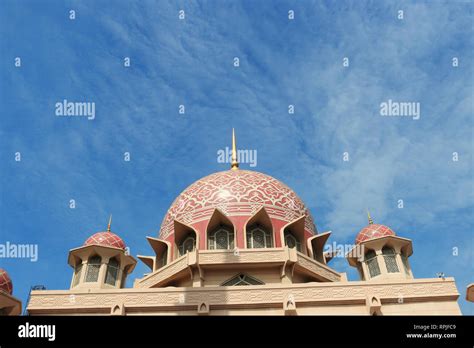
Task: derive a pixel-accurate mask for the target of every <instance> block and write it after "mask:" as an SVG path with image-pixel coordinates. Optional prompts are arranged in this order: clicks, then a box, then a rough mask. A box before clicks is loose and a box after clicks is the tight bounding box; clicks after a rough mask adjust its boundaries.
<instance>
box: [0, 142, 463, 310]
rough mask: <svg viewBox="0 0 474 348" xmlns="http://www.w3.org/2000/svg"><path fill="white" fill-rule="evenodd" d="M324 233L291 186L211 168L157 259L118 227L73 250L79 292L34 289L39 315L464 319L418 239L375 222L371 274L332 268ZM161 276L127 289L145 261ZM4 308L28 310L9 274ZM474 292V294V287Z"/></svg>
mask: <svg viewBox="0 0 474 348" xmlns="http://www.w3.org/2000/svg"><path fill="white" fill-rule="evenodd" d="M330 234H331V232H319V231H318V230H317V228H316V226H315V223H314V220H313V217H312V216H311V213H310V212H309V210H308V209H307V207H306V206H305V204H304V203H303V202H302V201H301V199H300V198H299V197H298V196H297V194H296V193H295V192H294V191H293V190H292V189H291V188H289V187H288V186H286V185H285V184H283V183H282V182H280V181H278V180H276V179H275V178H273V177H271V176H269V175H266V174H263V173H259V172H256V171H249V170H242V169H239V163H238V161H237V149H236V141H235V134H234V133H233V134H232V163H231V168H230V170H226V171H222V172H217V173H214V174H210V175H209V176H206V177H204V178H202V179H199V180H198V181H196V182H195V183H193V184H191V185H190V186H189V187H188V188H186V189H185V190H184V191H183V192H182V193H181V194H180V195H179V196H178V197H177V198H176V199H175V201H174V202H173V203H172V204H171V207H170V208H169V210H168V212H167V214H166V215H165V217H164V218H163V222H162V224H161V228H160V231H159V233H158V235H157V236H149V237H146V239H147V240H148V242H149V244H150V252H149V255H147V256H145V255H137V256H136V258H135V257H133V256H131V255H129V254H128V252H127V248H126V244H125V242H124V241H123V240H122V239H121V238H120V237H119V235H118V234H117V233H115V232H114V231H112V229H111V220H109V224H108V227H107V230H106V231H103V232H97V233H95V234H93V235H91V236H90V237H88V238H84V239H85V242H84V244H83V245H82V246H79V247H77V248H73V249H71V250H70V251H69V255H68V258H67V262H68V264H69V265H70V266H71V269H72V279H71V284H70V288H69V290H35V291H32V292H31V295H30V299H29V302H28V303H27V311H28V314H29V315H460V314H461V311H460V308H459V305H458V303H457V300H458V298H459V292H458V290H457V288H456V285H455V281H454V279H453V278H447V277H446V278H425V279H419V278H415V276H414V273H413V270H412V268H411V266H410V260H409V259H410V257H411V256H412V254H413V247H412V241H411V240H410V239H408V238H405V236H403V234H402V235H398V234H396V233H395V232H394V231H393V230H392V229H391V228H390V227H388V226H385V225H382V224H378V223H374V221H373V220H372V219H371V217H370V215H369V216H368V224H367V226H365V227H363V228H362V229H361V230H360V232H359V233H356V231H355V233H354V237H355V243H354V249H353V251H354V252H349V253H347V254H346V255H345V257H346V259H347V261H348V263H349V265H350V266H352V267H354V268H355V269H357V271H358V274H359V278H360V279H359V280H357V281H349V280H348V279H347V276H346V274H345V273H340V272H338V271H337V270H335V269H333V268H332V267H331V266H330V261H331V259H332V258H333V257H335V255H334V254H332V253H330V252H325V251H324V249H325V248H324V246H325V244H326V241H327V240H328V238H329V236H330ZM137 259H139V260H140V261H141V262H143V263H144V264H145V265H146V266H147V267H148V268H149V272H148V273H146V274H144V275H143V276H142V277H139V278H136V279H134V283H133V287H132V288H127V287H125V283H126V279H127V277H129V276H130V275H131V274H132V272H133V270H134V268H135V266H136V263H137ZM0 290H1V291H0V311H1V313H2V314H5V315H18V314H20V313H21V302H20V301H19V300H18V299H16V298H15V297H13V295H12V282H11V280H10V277H9V276H8V274H7V273H6V272H5V271H4V270H0ZM470 293H471V295H472V291H471V292H470Z"/></svg>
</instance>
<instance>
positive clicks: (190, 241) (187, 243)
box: [178, 235, 196, 256]
mask: <svg viewBox="0 0 474 348" xmlns="http://www.w3.org/2000/svg"><path fill="white" fill-rule="evenodd" d="M195 248H196V239H195V238H194V236H192V235H189V236H188V237H186V239H185V240H184V241H183V242H182V243H181V244H180V245H179V247H178V250H179V256H183V255H186V253H187V252H188V251H193V250H194V249H195Z"/></svg>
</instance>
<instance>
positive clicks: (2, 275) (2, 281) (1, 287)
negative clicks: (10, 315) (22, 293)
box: [0, 268, 13, 295]
mask: <svg viewBox="0 0 474 348" xmlns="http://www.w3.org/2000/svg"><path fill="white" fill-rule="evenodd" d="M0 291H3V292H6V293H7V294H9V295H11V294H12V293H13V284H12V281H11V279H10V276H9V275H8V273H7V271H5V270H4V269H3V268H0Z"/></svg>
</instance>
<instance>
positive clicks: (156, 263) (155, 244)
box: [142, 229, 189, 271]
mask: <svg viewBox="0 0 474 348" xmlns="http://www.w3.org/2000/svg"><path fill="white" fill-rule="evenodd" d="M184 231H186V229H184ZM187 231H189V229H188V230H187ZM179 237H180V234H179V233H178V238H179ZM146 239H147V240H148V243H150V245H151V247H152V249H153V251H154V252H155V256H154V258H149V259H148V260H147V259H146V258H143V259H142V261H144V262H145V263H146V264H147V265H148V267H150V268H151V269H152V271H156V270H157V269H160V268H161V267H163V266H166V265H167V264H168V263H169V262H170V256H171V255H170V254H171V247H170V243H169V242H167V241H164V240H161V239H158V238H153V237H146Z"/></svg>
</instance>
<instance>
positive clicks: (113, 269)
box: [105, 258, 120, 285]
mask: <svg viewBox="0 0 474 348" xmlns="http://www.w3.org/2000/svg"><path fill="white" fill-rule="evenodd" d="M119 269H120V265H119V262H118V261H117V259H115V258H113V259H110V260H109V264H108V265H107V274H106V276H105V284H109V285H115V283H116V282H117V278H118V274H119Z"/></svg>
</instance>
